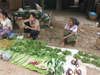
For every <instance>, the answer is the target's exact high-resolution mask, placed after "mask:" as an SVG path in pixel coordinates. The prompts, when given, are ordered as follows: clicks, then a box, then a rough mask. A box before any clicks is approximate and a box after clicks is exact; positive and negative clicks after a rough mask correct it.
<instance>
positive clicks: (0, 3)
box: [0, 0, 2, 8]
mask: <svg viewBox="0 0 100 75" xmlns="http://www.w3.org/2000/svg"><path fill="white" fill-rule="evenodd" d="M0 8H2V1H1V0H0Z"/></svg>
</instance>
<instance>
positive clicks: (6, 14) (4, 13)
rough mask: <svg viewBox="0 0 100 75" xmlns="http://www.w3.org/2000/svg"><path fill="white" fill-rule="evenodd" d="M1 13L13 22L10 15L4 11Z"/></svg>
mask: <svg viewBox="0 0 100 75" xmlns="http://www.w3.org/2000/svg"><path fill="white" fill-rule="evenodd" d="M0 13H2V14H3V15H5V17H7V18H9V19H10V20H11V18H10V17H9V16H8V13H7V12H6V11H4V10H2V11H1V12H0Z"/></svg>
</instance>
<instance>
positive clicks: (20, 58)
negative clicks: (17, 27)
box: [0, 39, 100, 75]
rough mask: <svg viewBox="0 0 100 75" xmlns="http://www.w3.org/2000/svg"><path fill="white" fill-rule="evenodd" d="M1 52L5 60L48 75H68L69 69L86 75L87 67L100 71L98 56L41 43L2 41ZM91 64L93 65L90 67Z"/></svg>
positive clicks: (0, 43)
mask: <svg viewBox="0 0 100 75" xmlns="http://www.w3.org/2000/svg"><path fill="white" fill-rule="evenodd" d="M0 50H1V51H0V55H1V58H3V60H6V61H8V60H9V61H10V62H11V63H14V64H16V65H19V66H22V67H24V68H28V69H30V70H35V71H37V72H39V73H43V74H46V75H66V73H67V72H68V73H69V72H70V71H69V69H71V70H72V72H73V73H76V75H77V73H78V71H80V72H79V73H81V74H82V75H86V74H87V72H86V66H89V67H91V68H96V69H98V70H100V56H98V55H91V54H89V53H83V52H82V51H78V50H75V49H66V48H57V47H52V46H47V45H46V43H45V42H41V41H36V40H35V41H34V40H30V39H22V40H19V39H15V40H6V39H5V40H1V41H0ZM90 58H92V60H90ZM76 59H77V61H76ZM78 60H79V61H78ZM80 60H81V61H82V62H81V61H80ZM73 61H75V62H73ZM97 61H98V62H97ZM83 63H89V64H88V65H86V64H85V65H84V64H83ZM90 63H91V65H92V64H93V65H92V66H90ZM94 65H95V66H94Z"/></svg>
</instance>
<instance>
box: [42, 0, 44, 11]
mask: <svg viewBox="0 0 100 75" xmlns="http://www.w3.org/2000/svg"><path fill="white" fill-rule="evenodd" d="M41 6H42V10H43V11H44V0H41Z"/></svg>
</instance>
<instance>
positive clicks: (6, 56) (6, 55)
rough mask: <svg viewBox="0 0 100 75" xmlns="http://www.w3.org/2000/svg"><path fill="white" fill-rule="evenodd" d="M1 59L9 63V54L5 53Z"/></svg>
mask: <svg viewBox="0 0 100 75" xmlns="http://www.w3.org/2000/svg"><path fill="white" fill-rule="evenodd" d="M2 58H3V60H5V61H9V60H10V58H11V54H10V53H5V54H3V56H2Z"/></svg>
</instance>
